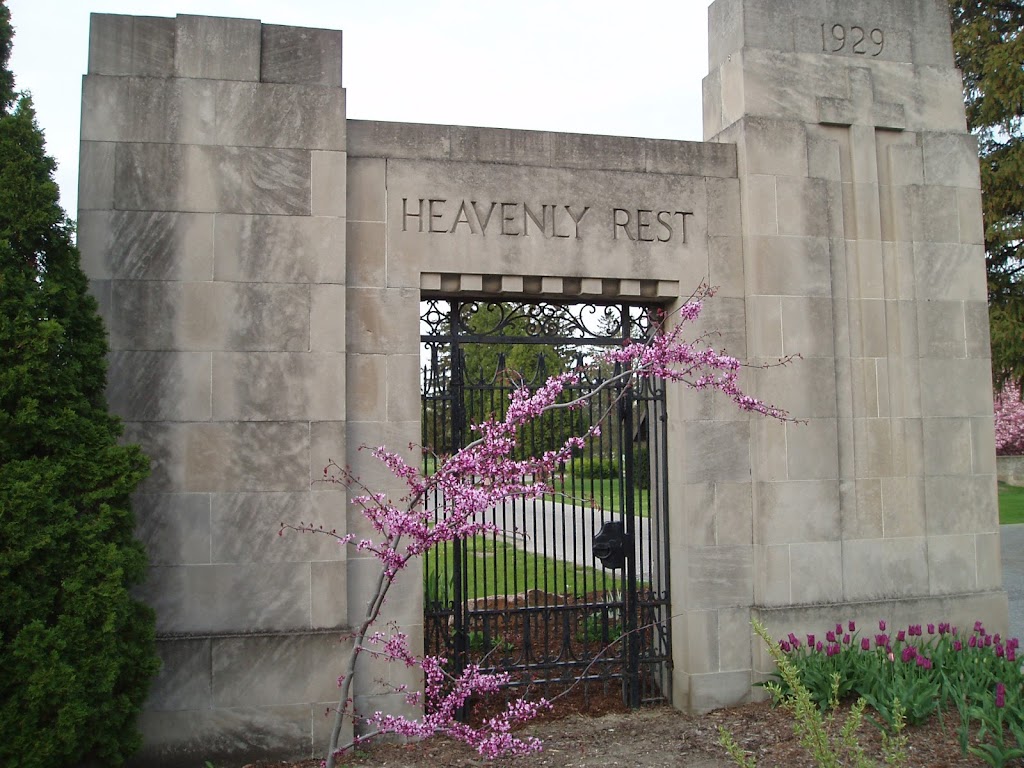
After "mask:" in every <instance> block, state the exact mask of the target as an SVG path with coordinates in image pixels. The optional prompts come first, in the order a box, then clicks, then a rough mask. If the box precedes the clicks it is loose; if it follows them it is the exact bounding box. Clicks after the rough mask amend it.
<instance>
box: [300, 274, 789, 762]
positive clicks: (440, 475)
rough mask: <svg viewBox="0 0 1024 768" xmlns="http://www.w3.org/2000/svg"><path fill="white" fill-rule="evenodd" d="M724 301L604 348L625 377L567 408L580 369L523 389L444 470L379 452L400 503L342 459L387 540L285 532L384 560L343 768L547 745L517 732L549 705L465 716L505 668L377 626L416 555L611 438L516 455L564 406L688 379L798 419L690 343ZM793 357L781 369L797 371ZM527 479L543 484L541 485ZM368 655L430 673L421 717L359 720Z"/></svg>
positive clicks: (343, 681)
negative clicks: (386, 742)
mask: <svg viewBox="0 0 1024 768" xmlns="http://www.w3.org/2000/svg"><path fill="white" fill-rule="evenodd" d="M711 295H712V291H711V289H708V288H702V289H701V290H700V291H699V292H698V293H696V294H695V295H694V296H693V297H691V299H690V301H688V302H687V303H686V304H685V305H684V306H683V307H682V308H681V309H680V310H679V313H678V316H677V317H676V318H675V320H674V321H673V322H672V323H671V325H669V324H662V325H660V326H658V327H656V329H655V332H654V334H653V336H652V337H651V338H649V339H648V340H646V341H644V342H636V343H626V344H625V345H624V346H622V347H621V348H616V349H613V350H611V351H608V352H606V353H604V354H603V355H602V356H601V357H599V358H598V359H597V360H596V361H595V362H594V365H601V364H607V363H612V364H614V363H618V364H619V370H621V373H619V374H617V375H614V376H609V377H607V378H605V379H604V380H603V383H602V384H601V385H600V386H599V387H598V388H597V389H595V390H593V391H591V392H589V393H588V394H586V395H584V396H582V397H580V398H578V399H575V400H572V401H570V402H564V398H561V397H560V396H561V395H562V394H563V392H565V391H566V389H567V388H568V387H570V386H572V385H574V384H576V383H577V382H579V381H580V379H581V377H582V373H583V372H582V371H579V370H573V371H568V372H564V373H560V374H558V375H555V376H552V377H550V378H549V379H548V380H547V381H546V382H545V383H544V384H543V385H542V386H540V387H539V388H537V389H535V390H530V389H528V388H527V387H525V386H523V387H520V388H518V389H516V390H515V391H514V392H513V393H512V394H511V395H510V400H509V403H508V406H507V408H506V410H505V413H504V415H503V416H502V417H500V418H492V419H489V420H485V421H483V422H482V423H480V424H477V425H475V426H474V427H472V433H473V434H474V435H475V438H474V439H473V441H472V442H470V443H469V444H468V445H466V446H465V447H464V448H462V449H461V450H459V451H458V452H457V453H455V454H454V455H452V456H448V457H437V459H438V460H437V468H436V471H435V472H433V473H432V474H430V475H424V474H423V473H422V472H421V470H420V469H419V468H418V467H414V466H411V465H410V464H408V463H407V462H406V461H405V459H403V458H402V456H400V455H399V454H398V453H396V452H393V451H389V450H387V449H386V448H384V447H379V448H375V449H373V451H372V453H373V456H374V457H375V458H376V459H377V460H378V461H380V462H382V463H383V464H384V465H385V466H386V467H387V469H388V470H389V471H390V472H391V473H392V474H393V475H394V476H395V477H396V478H398V479H400V480H401V481H402V483H403V484H404V486H405V488H406V489H407V493H406V494H405V495H404V496H403V497H402V498H400V499H392V498H391V497H389V496H388V495H386V494H384V493H380V492H376V491H374V490H372V489H369V488H367V487H365V486H364V485H363V484H362V483H361V482H360V481H359V479H358V478H357V477H356V476H354V475H353V474H352V473H351V472H350V471H349V470H348V469H347V468H344V467H341V466H340V465H338V464H336V463H333V462H332V463H331V464H330V465H329V466H328V467H327V468H326V469H325V470H324V479H325V481H327V482H335V483H341V484H343V485H345V486H346V487H348V488H349V489H350V490H352V491H353V492H354V494H355V495H354V497H353V498H352V499H351V503H353V504H355V505H357V506H358V507H359V508H360V509H361V511H362V513H363V515H365V516H366V518H367V520H368V521H369V523H370V524H371V526H372V528H373V530H374V532H375V534H376V538H375V539H357V538H356V537H355V536H354V535H352V534H347V535H341V534H337V533H336V532H334V531H330V530H327V529H326V528H325V527H323V526H315V525H312V524H310V525H306V524H302V523H300V524H299V525H283V526H282V532H283V531H284V530H285V529H291V530H295V531H300V532H307V533H315V534H323V535H328V536H332V537H334V538H336V539H337V540H338V542H339V543H340V544H343V545H348V546H353V547H355V548H356V549H357V550H358V551H360V552H364V553H370V554H371V555H372V556H373V557H375V558H376V559H377V560H378V561H379V562H380V574H379V576H378V578H377V580H376V587H375V590H374V592H373V594H372V595H370V596H369V599H368V601H367V604H366V613H365V615H364V616H363V619H362V622H361V623H360V624H359V626H358V627H356V628H355V630H354V631H353V633H352V649H351V652H350V653H349V655H348V658H347V660H346V662H345V666H344V669H343V670H342V674H341V675H340V677H339V678H338V685H339V689H340V693H339V699H338V706H337V707H336V709H335V712H334V727H333V729H332V733H331V738H330V743H329V746H328V750H327V758H326V761H325V765H326V766H327V768H333V767H334V765H335V760H336V759H337V757H338V756H339V755H340V754H342V753H344V752H345V750H346V749H348V748H350V747H352V746H353V745H354V744H356V743H359V742H361V741H365V740H367V739H369V738H372V737H373V736H376V735H379V734H384V733H392V734H400V735H403V736H407V737H412V738H424V737H428V736H432V735H435V734H446V735H448V736H451V737H454V738H457V739H459V740H462V741H464V742H466V743H468V744H470V745H472V746H474V747H475V748H476V749H477V750H478V752H479V753H480V754H481V755H483V756H485V757H488V758H494V757H498V756H505V755H516V754H524V753H528V752H531V751H534V750H537V749H539V747H540V744H539V743H538V742H537V741H536V740H535V739H530V738H525V739H523V738H519V737H516V736H514V735H513V734H512V730H513V728H514V726H515V725H517V724H518V723H521V722H523V721H525V720H529V719H530V718H532V717H534V716H535V715H536V714H537V713H538V712H539V711H541V710H542V709H544V708H546V707H547V706H549V704H548V702H546V701H544V700H543V699H541V700H538V701H526V700H525V699H518V700H515V701H513V702H512V703H511V704H509V705H508V707H507V708H506V709H505V711H504V712H502V713H501V714H499V715H497V716H495V717H493V718H491V719H489V720H487V721H486V722H484V723H483V724H482V725H481V726H479V727H470V726H469V725H467V724H465V723H461V722H459V720H458V716H457V715H458V713H459V712H460V711H461V710H462V708H463V706H464V705H465V703H466V702H467V701H468V700H469V699H470V697H473V696H478V695H481V694H488V693H493V692H495V691H498V690H500V689H501V688H502V687H503V686H505V685H506V684H507V683H508V677H507V675H505V674H503V673H486V672H485V671H484V670H482V669H481V668H480V666H479V665H469V666H467V667H466V668H465V669H464V670H463V671H462V672H461V673H460V674H459V675H458V676H457V677H455V676H453V675H451V674H449V673H448V672H447V671H446V665H447V660H446V659H444V658H441V657H431V656H427V657H423V658H420V657H417V656H415V655H414V654H413V653H412V652H411V650H410V649H409V647H408V645H407V638H406V636H405V635H404V634H403V633H402V632H400V631H399V630H398V628H397V627H390V628H389V629H388V631H382V630H380V629H377V628H376V626H377V623H378V619H379V617H380V615H381V610H382V608H383V607H384V604H385V602H386V600H387V596H388V592H389V590H390V589H391V587H392V585H393V584H394V583H395V580H396V578H397V577H398V575H399V574H400V573H401V572H402V571H403V569H405V568H406V567H407V566H408V565H409V563H410V562H411V561H413V560H414V559H415V558H417V557H420V556H422V555H424V554H425V553H426V552H427V551H428V550H430V549H431V548H432V547H436V546H438V545H440V544H444V543H445V542H451V541H453V540H456V539H466V538H469V537H472V536H474V535H477V534H480V533H489V532H495V533H497V532H500V531H498V530H497V528H496V527H495V526H494V525H493V524H492V523H488V522H485V521H484V519H485V513H486V512H487V511H488V510H490V509H492V508H493V507H495V506H498V505H500V504H501V503H502V502H504V501H506V500H509V499H512V498H521V499H540V498H541V497H543V496H544V495H545V494H552V493H554V492H555V490H554V488H553V487H552V485H551V484H550V482H549V478H550V477H551V476H552V475H553V474H554V473H555V472H556V471H557V468H558V467H559V465H560V464H562V463H563V462H566V461H569V460H571V458H572V457H573V455H574V454H576V453H577V452H578V451H579V450H580V449H581V448H583V446H584V445H585V444H586V442H587V440H588V439H589V438H591V437H594V436H596V435H598V434H599V433H600V430H601V422H600V421H598V423H596V424H594V425H593V426H591V427H590V428H589V429H588V430H587V432H586V433H584V434H581V435H577V436H573V437H570V438H568V439H567V440H566V441H565V442H564V443H563V444H562V445H561V446H560V447H559V448H557V449H555V450H549V451H546V452H544V453H543V454H541V455H539V456H533V457H530V458H526V459H517V458H514V457H515V456H516V455H517V454H516V448H517V446H518V444H519V439H520V435H521V434H522V428H523V427H524V426H525V425H527V424H528V423H530V422H531V421H533V420H534V419H537V418H538V417H540V416H541V414H543V413H545V412H547V411H551V410H555V409H577V408H581V407H583V406H584V405H585V403H586V402H587V401H588V400H589V399H590V398H592V397H594V396H595V395H596V394H597V393H598V392H599V391H600V389H603V388H606V387H614V388H619V389H620V390H624V389H628V387H629V386H630V384H631V383H632V382H633V381H634V380H636V379H638V378H641V377H655V378H659V379H662V380H663V381H666V382H676V383H678V384H680V385H682V386H685V387H689V388H692V389H697V390H708V389H712V390H717V391H718V392H719V393H721V394H722V395H724V396H726V397H728V398H730V399H731V400H732V401H733V403H734V404H735V405H736V407H737V408H739V409H740V410H743V411H747V412H750V413H756V414H762V415H765V416H768V417H771V418H775V419H787V418H788V416H787V414H786V413H785V412H783V411H781V410H779V409H778V408H775V407H774V406H771V405H768V404H766V403H763V402H762V401H760V400H758V399H757V398H754V397H750V396H749V395H746V394H745V393H744V392H743V391H742V389H741V388H740V386H739V382H738V375H739V372H740V369H741V363H740V362H739V361H738V360H737V359H736V358H733V357H729V356H728V355H724V354H721V353H719V352H716V351H715V350H714V349H713V348H712V347H711V346H709V345H708V343H707V338H706V336H704V335H700V336H698V338H697V339H696V340H687V338H686V337H685V336H684V334H685V332H686V331H687V330H688V329H689V328H690V327H691V325H692V323H694V322H695V321H696V320H697V318H698V316H699V315H700V312H701V308H702V303H703V300H704V299H706V298H709V297H710V296H711ZM786 362H788V359H787V360H782V361H780V362H779V364H785V363H786ZM523 478H532V480H531V481H530V482H526V481H524V479H523ZM428 495H429V497H430V498H432V499H435V498H436V499H438V502H437V505H438V506H439V507H440V508H439V509H438V508H434V507H432V508H430V509H428V508H427V506H426V504H424V500H425V499H426V498H428ZM364 654H368V655H371V656H374V657H376V658H383V659H386V660H387V661H389V662H394V663H401V664H405V665H407V666H409V667H418V668H420V669H421V670H422V672H423V675H424V681H425V685H424V691H423V696H424V697H425V701H423V700H421V696H420V694H419V693H418V692H411V693H408V701H409V702H410V703H411V704H414V705H420V704H425V705H426V706H425V714H424V715H423V717H421V718H419V719H412V718H406V717H400V716H394V715H384V714H382V713H379V712H378V713H377V714H375V715H371V716H369V717H366V718H363V719H361V720H360V721H359V722H358V723H357V722H356V721H357V717H356V715H355V713H354V711H353V699H352V684H353V680H354V678H355V676H356V673H357V662H358V660H359V658H360V656H362V655H364ZM346 721H347V722H349V723H350V724H351V725H352V726H353V733H355V732H356V730H357V726H360V727H361V728H362V730H363V732H362V733H361V734H360V735H359V736H357V737H355V738H354V740H353V742H352V743H349V744H342V743H340V742H341V734H342V733H343V732H344V726H345V724H346Z"/></svg>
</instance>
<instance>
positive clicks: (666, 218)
mask: <svg viewBox="0 0 1024 768" xmlns="http://www.w3.org/2000/svg"><path fill="white" fill-rule="evenodd" d="M671 222H672V215H671V214H670V213H669V212H668V211H658V223H659V224H661V226H662V228H663V229H664V230H665V233H664V234H665V236H664V237H662V236H661V235H658V242H659V243H667V242H668V241H669V240H671V239H672V223H671ZM684 224H685V219H684ZM683 242H684V243H685V242H686V235H685V234H684V235H683Z"/></svg>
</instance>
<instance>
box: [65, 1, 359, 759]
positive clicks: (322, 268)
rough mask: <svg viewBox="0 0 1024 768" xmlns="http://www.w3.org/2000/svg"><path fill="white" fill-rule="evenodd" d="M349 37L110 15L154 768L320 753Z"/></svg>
mask: <svg viewBox="0 0 1024 768" xmlns="http://www.w3.org/2000/svg"><path fill="white" fill-rule="evenodd" d="M345 140H346V135H345V94H344V91H343V90H342V88H341V33H340V32H332V31H324V30H313V29H297V28H287V27H275V26H271V25H263V24H261V23H260V22H258V21H254V20H241V19H211V18H206V17H199V16H178V17H177V18H176V19H165V18H137V17H127V16H111V15H94V16H93V19H92V30H91V46H90V56H89V68H88V74H87V75H86V77H85V79H84V82H83V113H82V147H81V179H82V183H81V188H80V192H79V206H80V209H79V245H80V247H81V251H82V257H83V263H84V266H85V268H86V270H87V272H88V274H89V276H90V278H91V279H92V285H93V289H94V291H95V293H96V295H97V296H98V297H99V300H100V304H101V307H102V311H103V314H104V317H105V320H106V323H107V327H108V330H109V333H110V346H111V353H110V373H109V381H110V389H109V399H110V403H111V406H112V409H113V410H114V412H116V413H117V414H118V415H120V416H121V417H122V418H123V419H124V421H125V432H126V437H127V439H128V440H132V441H137V442H138V443H140V444H141V445H142V447H143V449H144V450H145V451H146V453H147V454H148V455H149V456H150V457H151V458H152V461H153V471H152V474H151V476H150V477H149V479H148V480H146V481H145V483H144V484H143V486H142V487H141V488H140V491H139V493H138V495H137V497H136V499H135V511H136V515H137V517H138V530H139V535H140V536H141V538H142V539H143V540H144V542H145V543H146V546H147V548H148V550H149V553H150V560H151V564H152V567H151V569H150V572H149V578H148V580H147V582H146V584H145V585H144V587H143V588H142V590H141V596H142V598H143V599H145V600H146V601H147V602H148V603H149V604H150V605H152V606H153V607H154V608H155V609H156V615H157V631H158V634H159V650H160V654H161V657H162V659H163V662H164V666H163V670H162V672H161V673H160V676H159V678H158V679H157V680H156V683H155V685H154V688H153V691H152V694H151V696H150V699H149V702H148V705H147V709H146V712H145V713H144V715H143V718H142V728H143V731H144V734H145V740H146V747H145V750H144V752H143V754H142V755H141V756H140V757H139V761H140V762H139V764H141V765H147V766H153V765H160V764H175V763H177V764H181V761H183V760H186V759H188V760H192V761H193V762H195V761H196V760H199V759H204V760H205V759H208V760H215V761H216V760H218V758H219V757H220V756H221V755H228V754H231V753H238V752H244V751H245V750H250V751H259V752H262V753H264V754H267V755H268V756H269V755H274V754H282V755H284V754H289V755H294V754H296V753H300V754H301V753H302V752H309V750H310V746H311V738H312V737H314V736H315V737H316V738H317V741H318V743H320V742H322V739H320V738H319V736H320V733H321V732H322V731H323V728H324V727H325V726H324V723H325V718H324V716H323V712H324V705H323V704H319V703H311V702H328V701H330V700H331V698H332V697H333V696H334V692H335V690H336V688H335V680H334V677H332V673H331V669H333V665H331V664H329V663H328V659H332V658H335V656H336V654H337V653H338V652H339V639H338V638H339V636H340V633H339V632H338V631H337V629H338V628H339V627H344V626H347V624H348V605H347V592H346V579H345V568H346V562H345V552H344V550H343V549H341V548H339V547H338V546H336V545H334V544H332V543H331V542H330V541H329V540H328V539H327V538H322V539H316V538H314V537H312V536H305V537H299V536H294V535H292V536H285V537H278V536H277V532H278V527H279V525H280V523H281V522H282V521H293V522H298V521H301V520H305V521H308V520H313V519H317V520H337V521H340V522H339V523H338V527H339V528H341V529H342V530H344V514H343V505H344V502H345V494H344V493H340V492H339V491H338V490H337V488H335V487H329V486H324V485H312V486H311V479H313V478H316V477H318V476H320V474H321V472H322V468H323V466H324V464H325V463H326V461H327V459H328V458H332V457H333V458H338V459H339V460H341V461H344V458H345V451H346V443H345V431H344V426H345V418H346V365H347V362H346V354H345V350H346V332H345V321H346V317H345V302H346V294H345V272H346V270H345V236H346V232H345V230H346V153H345Z"/></svg>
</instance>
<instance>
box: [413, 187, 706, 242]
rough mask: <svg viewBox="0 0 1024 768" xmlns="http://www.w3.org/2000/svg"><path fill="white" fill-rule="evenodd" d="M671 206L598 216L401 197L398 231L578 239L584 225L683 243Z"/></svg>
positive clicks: (574, 209) (558, 208) (584, 210)
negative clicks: (600, 217)
mask: <svg viewBox="0 0 1024 768" xmlns="http://www.w3.org/2000/svg"><path fill="white" fill-rule="evenodd" d="M692 215H693V211H680V210H675V209H673V208H664V209H658V208H657V207H650V208H610V209H608V210H607V211H606V213H604V214H603V216H602V218H603V221H602V222H601V223H600V225H598V223H597V222H596V221H595V218H597V213H596V212H594V211H593V210H592V209H591V207H590V206H588V205H566V204H562V205H552V204H548V203H543V204H540V205H537V204H535V203H527V202H523V201H518V202H516V201H504V202H502V201H496V200H495V201H488V202H479V201H477V200H449V199H447V198H442V197H433V198H431V197H426V198H424V197H420V198H408V197H403V198H402V231H403V232H416V233H421V234H434V235H455V234H460V233H461V234H469V235H481V236H485V237H486V236H488V235H499V236H501V235H504V236H506V237H544V238H553V239H566V240H567V239H575V240H582V239H583V238H584V233H585V232H586V230H587V226H591V229H592V230H594V229H596V230H597V231H598V232H603V233H604V234H605V235H611V238H612V239H613V240H629V241H632V242H636V243H669V242H680V243H685V242H686V217H687V216H692Z"/></svg>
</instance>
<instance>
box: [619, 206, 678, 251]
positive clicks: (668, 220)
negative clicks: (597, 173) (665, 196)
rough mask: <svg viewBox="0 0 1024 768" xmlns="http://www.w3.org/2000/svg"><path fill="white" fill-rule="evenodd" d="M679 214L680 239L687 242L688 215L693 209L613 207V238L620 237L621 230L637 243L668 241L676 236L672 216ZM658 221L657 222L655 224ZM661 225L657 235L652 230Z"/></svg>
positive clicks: (627, 237)
mask: <svg viewBox="0 0 1024 768" xmlns="http://www.w3.org/2000/svg"><path fill="white" fill-rule="evenodd" d="M673 216H679V217H680V221H679V239H680V241H681V242H684V243H685V242H686V217H687V216H693V211H655V210H653V209H651V208H637V209H635V210H632V209H626V208H612V239H613V240H618V239H619V230H620V229H621V230H622V234H624V235H625V236H626V239H628V240H632V241H634V242H637V243H654V242H658V243H667V242H669V241H671V240H672V239H673V238H675V236H676V227H674V226H673V225H672V217H673ZM655 222H657V224H655ZM658 224H660V225H661V227H660V230H659V232H658V233H657V235H656V234H655V233H654V232H652V231H651V230H652V229H653V228H654V227H655V226H657V225H658Z"/></svg>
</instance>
